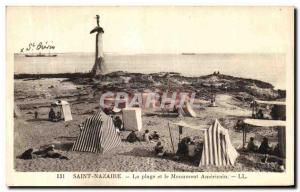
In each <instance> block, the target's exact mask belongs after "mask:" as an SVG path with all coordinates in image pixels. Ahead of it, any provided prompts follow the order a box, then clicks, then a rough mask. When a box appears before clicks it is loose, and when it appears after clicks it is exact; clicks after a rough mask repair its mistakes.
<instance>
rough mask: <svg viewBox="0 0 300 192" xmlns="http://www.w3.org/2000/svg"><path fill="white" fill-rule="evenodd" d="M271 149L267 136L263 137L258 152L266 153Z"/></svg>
mask: <svg viewBox="0 0 300 192" xmlns="http://www.w3.org/2000/svg"><path fill="white" fill-rule="evenodd" d="M270 151H271V147H270V146H269V141H268V138H266V137H264V138H263V140H262V142H261V144H260V146H259V148H258V152H259V153H261V154H268V153H270Z"/></svg>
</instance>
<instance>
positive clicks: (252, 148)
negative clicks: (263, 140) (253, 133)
mask: <svg viewBox="0 0 300 192" xmlns="http://www.w3.org/2000/svg"><path fill="white" fill-rule="evenodd" d="M257 148H258V147H257V145H255V143H254V137H250V140H249V142H248V145H247V151H249V152H256V151H257Z"/></svg>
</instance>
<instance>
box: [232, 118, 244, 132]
mask: <svg viewBox="0 0 300 192" xmlns="http://www.w3.org/2000/svg"><path fill="white" fill-rule="evenodd" d="M234 128H235V130H237V131H239V130H242V129H243V121H242V120H240V119H239V120H237V122H236V125H235V126H234Z"/></svg>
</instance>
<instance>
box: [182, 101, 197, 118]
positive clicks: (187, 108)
mask: <svg viewBox="0 0 300 192" xmlns="http://www.w3.org/2000/svg"><path fill="white" fill-rule="evenodd" d="M178 113H179V115H181V116H188V117H197V113H196V112H195V111H194V110H193V108H192V106H191V104H189V103H188V102H185V104H184V106H183V107H181V106H179V107H178Z"/></svg>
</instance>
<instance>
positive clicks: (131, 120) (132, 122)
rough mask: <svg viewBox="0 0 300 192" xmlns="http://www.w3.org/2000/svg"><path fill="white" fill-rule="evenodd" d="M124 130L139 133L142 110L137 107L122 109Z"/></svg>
mask: <svg viewBox="0 0 300 192" xmlns="http://www.w3.org/2000/svg"><path fill="white" fill-rule="evenodd" d="M122 115H123V122H124V128H125V130H129V131H140V130H141V129H142V110H141V108H138V107H128V108H124V109H122Z"/></svg>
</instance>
